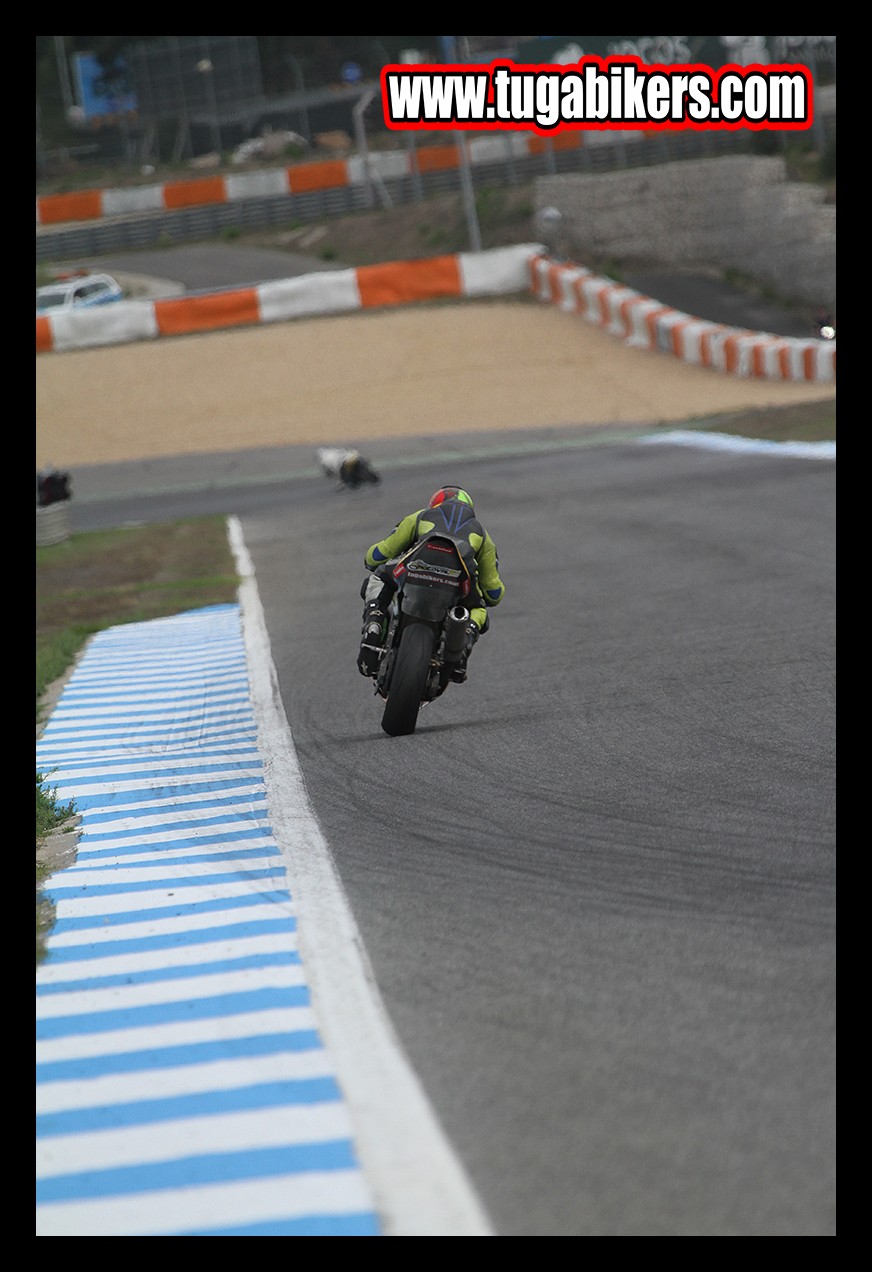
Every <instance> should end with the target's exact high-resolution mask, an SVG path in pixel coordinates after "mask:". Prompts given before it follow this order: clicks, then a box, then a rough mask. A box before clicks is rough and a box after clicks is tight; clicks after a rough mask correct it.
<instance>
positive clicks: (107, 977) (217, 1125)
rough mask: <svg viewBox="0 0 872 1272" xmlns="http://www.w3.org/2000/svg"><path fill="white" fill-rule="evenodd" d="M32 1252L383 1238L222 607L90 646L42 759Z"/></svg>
mask: <svg viewBox="0 0 872 1272" xmlns="http://www.w3.org/2000/svg"><path fill="white" fill-rule="evenodd" d="M36 750H37V771H38V772H39V773H41V774H42V775H43V780H44V783H45V784H46V785H47V786H48V787H50V788H53V789H54V790H55V791H56V793H57V797H58V799H59V800H60V801H61V802H62V803H66V802H68V801H70V800H72V801H74V804H75V808H76V811H77V812H78V813H80V814H81V819H82V824H81V838H80V841H79V844H78V853H77V859H76V862H75V864H74V865H72V866H70V867H69V868H68V869H66V870H63V871H60V872H58V873H57V874H55V875H53V876H52V877H51V879H50V880H49V886H48V888H47V894H48V896H49V898H50V899H51V901H52V902H53V903H54V906H55V913H56V922H55V925H54V927H53V928H52V930H51V932H50V934H49V938H48V943H47V958H46V960H45V962H44V963H43V964H42V965H41V966H40V967H39V968H38V970H37V977H36V992H37V999H36V1017H37V1046H36V1059H37V1067H36V1078H37V1086H36V1094H37V1099H36V1104H37V1188H36V1197H37V1203H36V1219H37V1235H38V1236H140V1235H142V1236H149V1235H155V1236H176V1235H178V1236H225V1235H226V1236H260V1235H262V1236H297V1235H298V1236H378V1235H381V1234H380V1230H379V1221H378V1218H377V1216H376V1213H375V1211H374V1209H373V1203H372V1198H371V1196H370V1195H369V1190H368V1187H367V1185H366V1181H365V1179H364V1177H363V1174H362V1171H361V1167H360V1164H359V1162H358V1158H357V1154H356V1150H355V1145H354V1142H353V1139H352V1132H351V1126H350V1121H349V1115H348V1110H347V1107H346V1105H345V1102H344V1099H343V1095H342V1092H341V1090H340V1088H339V1085H338V1082H337V1077H336V1073H335V1071H334V1067H333V1065H332V1064H331V1060H330V1057H329V1056H328V1055H327V1053H326V1051H325V1048H324V1046H323V1044H322V1041H321V1038H320V1036H319V1031H318V1028H317V1025H316V1021H315V1019H314V1015H313V1010H312V1005H311V1002H310V993H309V989H308V987H307V982H306V973H305V968H304V967H303V965H302V963H301V959H300V953H299V949H298V943H297V922H296V917H295V907H294V901H293V897H292V896H291V894H290V891H289V886H288V882H287V877H286V871H285V867H284V865H283V861H282V856H281V852H280V849H279V846H278V845H277V843H276V840H275V839H274V837H273V833H272V830H271V827H270V824H269V820H268V816H267V804H266V790H265V786H264V781H263V774H262V771H261V770H262V766H261V760H260V756H259V753H258V749H257V744H256V726H255V721H254V717H253V713H252V708H251V704H250V696H249V683H248V676H247V671H246V659H245V646H244V641H243V636H242V623H241V615H240V609H239V606H238V605H219V606H214V607H210V608H207V609H202V610H196V611H192V612H190V613H186V614H181V615H178V616H176V617H174V618H168V619H160V620H156V621H154V622H148V623H136V624H131V625H129V626H121V627H115V628H111V629H110V630H108V631H104V632H102V633H100V634H99V635H97V636H96V637H94V639H93V640H92V642H91V643H90V645H89V646H88V648H87V650H86V652H85V654H84V656H83V658H82V659H81V661H80V662H79V664H78V665H77V667H76V669H75V671H74V673H73V675H72V677H71V679H70V680H69V682H68V683H67V686H66V688H65V690H64V692H63V694H62V696H61V697H60V699H59V701H58V703H57V705H56V707H55V709H54V711H53V713H52V715H51V718H50V720H49V722H48V724H47V727H46V729H45V731H44V733H43V735H42V738H41V739H40V741H39V742H38V744H37V749H36Z"/></svg>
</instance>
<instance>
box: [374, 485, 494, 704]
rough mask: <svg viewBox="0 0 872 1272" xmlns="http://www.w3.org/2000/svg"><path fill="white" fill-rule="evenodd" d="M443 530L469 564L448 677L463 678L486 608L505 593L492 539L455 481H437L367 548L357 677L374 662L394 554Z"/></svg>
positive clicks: (486, 623) (390, 587)
mask: <svg viewBox="0 0 872 1272" xmlns="http://www.w3.org/2000/svg"><path fill="white" fill-rule="evenodd" d="M434 533H435V534H444V535H448V536H449V537H450V538H452V539H454V540H455V541H457V542H458V544H459V546H461V552H462V554H464V555H465V556H466V557H468V558H469V559H470V563H471V564H473V563H474V568H473V569H472V570H470V575H471V577H472V579H473V592H472V594H471V595H470V597H469V602H470V603H469V606H468V608H469V617H470V622H469V627H468V631H467V647H466V650H465V652H464V654H463V657H462V658H461V660H460V663H459V665H458V668H457V670H456V671H455V672H454V674H453V678H454V679H455V680H457V681H459V682H462V681H463V680H465V679H466V663H467V659H468V658H469V654H470V651H471V649H472V647H473V645H474V644H475V642H476V641H477V640H478V637H479V636H480V635H483V633H484V632H486V631H487V630H488V627H489V626H490V620H489V618H488V614H487V610H488V609H489V608H492V607H493V606H495V605H499V603H500V601H501V600H502V599H503V596H504V594H505V590H506V589H505V585H504V584H503V581H502V579H501V578H500V570H499V557H498V555H497V549H496V544H495V543H494V541H493V539H492V538H491V536H490V535H489V534H488V532H487V530H486V529H485V528H484V526H483V525H482V523H481V521H479V519H478V517H477V516H476V515H475V508H474V505H473V502H472V498H471V496H470V495H469V493H468V492H467V491H466V490H464V489H463V488H462V487H461V486H440V487H439V489H438V490H436V491H435V492H434V493H433V495H432V496H431V498H430V502H429V503H428V504H427V506H426V508H420V509H418V510H417V511H416V512H410V513H409V514H408V516H405V517H403V518H402V520H400V521H398V522H397V524H396V526H395V527H394V529H393V531H392V532H391V533H390V534H389V535H387V536H386V537H385V538H384V539H380V540H379V541H378V543H374V544H373V545H372V547H371V548H369V549H368V550H367V552H366V555H365V557H364V562H363V563H364V567H365V568H366V569H367V570H368V571H369V572H370V577H369V578H367V579H364V582H363V584H362V586H361V589H360V595H361V598H362V599H363V600H364V602H365V607H364V611H363V628H362V637H361V643H360V652H359V654H358V658H357V667H358V670H359V671H360V674H361V675H362V676H372V675H374V674H375V673H376V670H377V667H378V646H379V645H380V643H381V640H382V636H383V634H384V630H385V622H386V619H387V613H388V607H389V605H390V600H391V596H392V594H393V591H394V584H393V579H392V577H391V571H390V568H389V567H391V566H392V565H393V563H394V561H395V560H396V558H397V557H398V556H400V555H401V554H402V553H403V552H405V551H406V550H407V549H408V548H410V547H412V546H413V545H414V544H415V543H417V542H418V540H419V539H422V538H425V537H426V536H427V535H429V534H434Z"/></svg>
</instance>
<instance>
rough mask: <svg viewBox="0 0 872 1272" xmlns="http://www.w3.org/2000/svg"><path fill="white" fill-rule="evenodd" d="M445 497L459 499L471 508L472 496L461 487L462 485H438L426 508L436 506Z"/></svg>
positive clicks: (443, 500)
mask: <svg viewBox="0 0 872 1272" xmlns="http://www.w3.org/2000/svg"><path fill="white" fill-rule="evenodd" d="M446 499H459V500H460V502H461V503H465V504H469V506H470V508H472V506H473V505H472V496H471V495H469V494H468V493H467V491H465V490H464V489H463V487H462V486H440V487H439V489H438V490H437V491H435V493H434V494H433V496H432V497H431V499H430V502H429V504H428V505H427V507H428V508H438V507H439V505H440V504H441V503H444V502H445V500H446Z"/></svg>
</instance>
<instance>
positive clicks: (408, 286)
mask: <svg viewBox="0 0 872 1272" xmlns="http://www.w3.org/2000/svg"><path fill="white" fill-rule="evenodd" d="M541 250H542V248H541V245H540V244H537V243H525V244H520V245H519V246H516V247H497V248H492V249H491V250H489V251H486V252H458V253H454V254H452V255H450V256H434V257H431V258H429V259H425V260H415V261H392V262H388V263H387V264H384V265H363V266H361V267H360V268H358V269H343V270H335V271H334V270H324V271H318V272H317V273H313V274H301V275H300V276H298V277H296V278H283V279H277V280H275V281H272V282H268V283H259V284H258V285H257V286H255V287H243V288H235V289H232V290H227V291H220V292H210V293H206V294H203V295H193V296H175V297H172V298H171V299H166V300H119V301H116V302H114V303H113V304H111V305H99V306H97V307H95V308H94V309H80V310H72V309H71V310H70V311H69V312H57V313H55V312H51V313H48V314H43V315H41V316H39V317H37V320H36V352H37V353H50V352H52V351H54V352H62V351H64V350H69V349H87V348H92V347H93V346H95V345H110V344H126V343H129V342H130V341H133V340H154V339H157V338H158V337H159V336H182V335H191V334H193V333H195V332H203V331H216V330H220V329H221V328H224V327H246V326H253V325H256V324H259V323H265V322H283V321H285V320H287V319H290V318H306V317H312V316H313V315H315V314H336V313H345V312H350V311H352V310H356V309H371V308H377V307H380V306H384V305H403V304H409V303H411V302H414V301H422V300H438V299H443V298H450V297H461V296H468V297H476V296H496V295H501V294H508V293H512V292H522V291H527V290H529V286H530V273H529V262H530V258H531V257H532V256H533V255H534V254H535V253H537V252H541Z"/></svg>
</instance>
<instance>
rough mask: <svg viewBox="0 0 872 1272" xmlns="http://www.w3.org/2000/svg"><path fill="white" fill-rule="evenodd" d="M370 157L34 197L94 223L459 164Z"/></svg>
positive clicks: (414, 154)
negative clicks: (367, 161)
mask: <svg viewBox="0 0 872 1272" xmlns="http://www.w3.org/2000/svg"><path fill="white" fill-rule="evenodd" d="M642 135H643V134H641V133H638V132H620V133H615V132H612V133H611V135H609V134H607V133H606V134H597V133H592V134H590V136H587V135H585V136H584V138H583V136H582V133H581V132H563V133H558V134H556V135H555V136H554V137H553V138H550V139H548V140H544V139H543V138H541V137H538V136H535V135H528V134H526V133H521V132H507V133H504V134H501V135H500V136H490V137H475V138H473V139H472V140H471V141H469V142H468V143H467V154H468V156H469V162H470V163H471V164H472V165H473V166H475V165H476V164H480V163H495V162H497V161H499V160H502V161H505V160H506V159H507V158H528V157H530V156H531V155H537V154H541V153H543V152H544V151H545V150H546V149H548V148H551V149H552V150H576V149H578V148H579V147H580V146H581V145H591V144H593V145H596V144H597V143H602V142H603V141H609V142H613V141H615V140H617V139H618V138H619V137H623V138H624V139H625V140H627V139H630V138H633V137H637V136H642ZM368 160H369V174H368V173H367V170H366V166H365V162H364V159H363V157H362V156H361V155H350V156H349V157H348V158H346V159H323V160H318V161H316V162H313V163H299V164H292V165H290V166H288V167H285V168H273V169H264V170H261V171H257V172H239V173H230V174H228V175H226V176H200V177H193V178H191V179H190V180H186V181H171V182H166V183H164V184H160V185H144V186H138V187H136V188H134V189H123V188H122V189H108V190H75V191H71V192H70V193H68V194H46V195H42V196H41V197H39V198H37V200H36V223H37V225H59V224H62V223H64V222H65V221H96V220H100V219H101V218H103V217H113V216H130V215H131V214H138V213H143V212H166V211H174V210H176V209H178V208H193V207H202V206H203V205H204V204H211V203H235V202H237V201H238V200H240V199H251V198H264V197H267V196H269V195H274V194H304V193H308V192H310V191H312V190H333V189H336V188H338V187H342V186H365V185H367V184H368V182H369V180H370V179H372V178H376V179H378V178H385V177H405V176H413V175H414V174H415V172H418V173H424V172H435V171H437V170H442V169H446V168H458V167H459V166H460V152H459V150H458V148H457V146H456V145H454V144H453V143H449V144H446V145H430V146H418V147H416V148H415V150H387V151H377V152H374V153H372V154H370V155H369V156H368Z"/></svg>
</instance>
